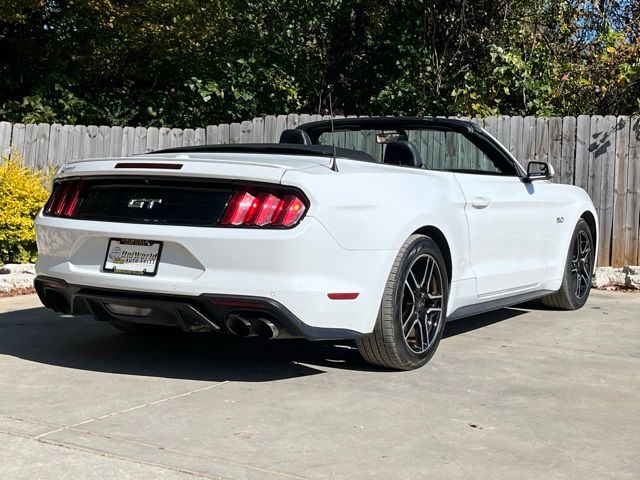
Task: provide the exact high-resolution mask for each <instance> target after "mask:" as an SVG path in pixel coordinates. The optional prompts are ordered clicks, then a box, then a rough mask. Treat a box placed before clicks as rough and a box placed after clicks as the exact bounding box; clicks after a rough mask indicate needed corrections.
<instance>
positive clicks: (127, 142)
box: [120, 127, 182, 157]
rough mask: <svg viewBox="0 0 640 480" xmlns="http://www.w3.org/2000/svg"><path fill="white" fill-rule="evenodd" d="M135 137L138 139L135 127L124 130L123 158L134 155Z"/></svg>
mask: <svg viewBox="0 0 640 480" xmlns="http://www.w3.org/2000/svg"><path fill="white" fill-rule="evenodd" d="M181 132H182V131H181ZM135 137H136V129H135V128H133V127H124V128H123V129H122V150H121V153H120V154H121V155H122V156H123V157H128V156H129V155H133V149H134V144H135Z"/></svg>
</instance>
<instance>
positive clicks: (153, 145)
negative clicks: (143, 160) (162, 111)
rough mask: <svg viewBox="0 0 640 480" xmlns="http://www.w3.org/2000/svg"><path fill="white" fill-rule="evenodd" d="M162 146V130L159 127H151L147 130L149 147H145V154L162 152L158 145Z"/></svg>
mask: <svg viewBox="0 0 640 480" xmlns="http://www.w3.org/2000/svg"><path fill="white" fill-rule="evenodd" d="M159 144H160V130H159V129H158V127H149V128H148V129H147V146H146V147H145V152H146V153H149V152H155V151H156V150H160V148H159V147H158V145H159Z"/></svg>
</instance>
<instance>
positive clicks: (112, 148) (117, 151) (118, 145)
mask: <svg viewBox="0 0 640 480" xmlns="http://www.w3.org/2000/svg"><path fill="white" fill-rule="evenodd" d="M123 134H124V130H123V128H122V127H111V138H110V139H109V156H110V157H120V156H122V136H123Z"/></svg>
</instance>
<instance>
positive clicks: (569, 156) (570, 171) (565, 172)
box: [560, 117, 576, 183]
mask: <svg viewBox="0 0 640 480" xmlns="http://www.w3.org/2000/svg"><path fill="white" fill-rule="evenodd" d="M575 156H576V118H575V117H564V118H563V119H562V168H561V171H562V173H561V174H560V181H561V182H562V183H574V178H573V175H574V168H573V166H574V161H575Z"/></svg>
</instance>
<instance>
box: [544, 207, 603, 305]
mask: <svg viewBox="0 0 640 480" xmlns="http://www.w3.org/2000/svg"><path fill="white" fill-rule="evenodd" d="M583 247H588V251H586V252H584V251H583ZM578 248H579V249H580V251H579V253H580V254H579V255H577V253H578ZM594 256H595V252H594V244H593V236H592V235H591V230H590V229H589V225H587V222H585V221H584V220H583V219H582V218H581V219H580V220H578V223H577V225H576V228H575V230H574V231H573V235H572V236H571V243H570V245H569V251H568V252H567V259H566V261H565V266H564V275H563V277H562V285H561V286H560V290H558V291H557V292H555V293H552V294H551V295H548V296H546V297H542V298H541V299H540V300H541V301H542V303H543V305H545V306H547V307H550V308H555V309H558V310H577V309H579V308H582V306H583V305H584V304H585V303H586V302H587V299H588V298H589V292H590V291H591V280H592V278H593V266H594V265H593V259H594ZM578 282H579V283H578Z"/></svg>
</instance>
